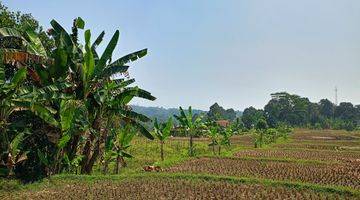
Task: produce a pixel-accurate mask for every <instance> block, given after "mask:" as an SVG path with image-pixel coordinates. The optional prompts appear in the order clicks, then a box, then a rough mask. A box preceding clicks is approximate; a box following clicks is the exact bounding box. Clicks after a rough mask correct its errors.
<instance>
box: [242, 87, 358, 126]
mask: <svg viewBox="0 0 360 200" xmlns="http://www.w3.org/2000/svg"><path fill="white" fill-rule="evenodd" d="M271 96H272V99H271V100H270V101H269V102H268V103H267V104H266V105H265V107H264V109H256V108H254V107H249V108H246V109H245V110H244V112H243V115H242V122H243V123H244V127H245V128H247V129H250V128H252V127H254V126H255V125H256V123H257V122H258V121H259V120H261V119H264V120H266V122H267V124H268V125H269V126H270V127H276V126H278V125H280V124H286V125H290V126H293V127H306V128H317V129H345V130H349V131H350V130H355V129H357V128H359V125H360V123H359V122H360V106H359V105H356V106H354V105H353V104H352V103H350V102H341V103H340V104H339V105H335V104H334V103H332V102H331V101H330V100H328V99H321V100H320V101H319V102H318V103H313V102H310V100H309V99H308V98H306V97H301V96H299V95H295V94H289V93H286V92H279V93H274V94H272V95H271Z"/></svg>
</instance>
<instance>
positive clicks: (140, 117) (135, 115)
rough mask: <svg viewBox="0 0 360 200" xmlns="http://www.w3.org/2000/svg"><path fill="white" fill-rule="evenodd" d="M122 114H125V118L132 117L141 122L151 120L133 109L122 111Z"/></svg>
mask: <svg viewBox="0 0 360 200" xmlns="http://www.w3.org/2000/svg"><path fill="white" fill-rule="evenodd" d="M122 114H123V115H125V116H126V117H127V118H132V119H134V120H138V121H141V122H148V121H151V120H150V119H149V118H148V117H147V116H145V115H143V114H140V113H137V112H134V111H123V112H122Z"/></svg>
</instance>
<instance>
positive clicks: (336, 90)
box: [335, 86, 338, 105]
mask: <svg viewBox="0 0 360 200" xmlns="http://www.w3.org/2000/svg"><path fill="white" fill-rule="evenodd" d="M337 92H338V89H337V87H336V86H335V105H337V104H338V94H337Z"/></svg>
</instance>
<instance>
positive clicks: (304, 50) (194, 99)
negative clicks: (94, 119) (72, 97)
mask: <svg viewBox="0 0 360 200" xmlns="http://www.w3.org/2000/svg"><path fill="white" fill-rule="evenodd" d="M3 3H4V4H5V5H7V6H8V7H9V8H11V9H12V10H20V11H22V12H25V13H32V14H33V16H34V17H35V18H37V19H38V20H39V21H40V23H41V24H42V25H43V26H44V27H46V28H48V27H50V25H49V22H50V20H51V19H56V20H57V21H59V22H60V23H61V24H63V25H64V26H65V27H67V28H68V30H69V29H70V26H71V23H72V20H73V19H74V18H75V17H77V16H81V17H82V18H83V19H84V20H85V21H86V28H89V29H91V30H92V34H93V35H97V34H99V33H100V32H101V31H102V30H105V32H106V33H107V37H106V38H107V39H108V40H109V39H110V37H111V35H112V34H113V32H115V30H116V29H119V30H120V41H119V45H118V48H117V50H116V53H115V57H118V56H121V55H124V54H126V53H130V52H132V51H136V50H139V49H142V48H148V49H149V54H148V55H147V56H146V57H145V58H143V59H141V60H139V61H136V62H134V63H132V64H131V69H130V74H131V76H132V77H134V78H135V79H136V81H137V84H138V85H139V86H141V87H142V88H144V89H147V90H149V91H150V92H152V93H153V94H154V95H155V96H156V97H157V98H158V99H157V100H156V101H155V102H146V101H142V100H137V101H136V102H135V103H136V104H138V105H146V106H163V107H178V106H180V105H181V106H185V107H187V106H189V105H192V106H193V107H195V108H201V109H208V107H209V106H210V105H211V104H213V103H214V102H218V103H219V104H220V105H222V106H224V107H225V108H230V107H232V108H235V109H239V110H242V109H244V108H246V107H248V106H251V105H252V106H255V107H257V108H262V107H263V106H264V105H265V104H266V103H267V101H268V100H269V99H270V93H272V92H277V91H288V92H290V93H296V94H299V95H301V96H306V97H309V98H310V100H312V101H318V100H320V99H321V98H328V99H330V100H334V87H335V86H337V87H338V89H339V93H338V96H339V101H351V102H353V103H354V104H359V103H360V91H359V88H360V77H359V75H360V24H359V19H360V12H359V11H360V1H359V0H221V1H220V0H179V1H178V0H172V1H169V0H167V1H166V0H161V1H160V0H153V1H149V0H137V1H134V0H102V1H95V0H72V1H69V0H61V1H55V0H46V1H45V0H37V1H31V0H27V1H24V0H5V1H3Z"/></svg>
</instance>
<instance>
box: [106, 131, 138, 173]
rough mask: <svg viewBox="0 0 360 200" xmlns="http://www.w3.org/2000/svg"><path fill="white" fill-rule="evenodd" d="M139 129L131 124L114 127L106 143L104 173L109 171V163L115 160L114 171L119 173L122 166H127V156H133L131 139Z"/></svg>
mask: <svg viewBox="0 0 360 200" xmlns="http://www.w3.org/2000/svg"><path fill="white" fill-rule="evenodd" d="M136 133H137V130H136V129H135V128H134V127H132V126H131V125H125V127H121V128H117V129H113V131H112V134H111V135H110V136H109V137H108V138H107V141H106V144H105V148H106V151H105V156H104V168H103V173H106V172H107V169H108V164H109V163H110V162H112V161H115V168H114V173H115V174H118V173H119V169H120V166H121V167H126V166H127V164H126V161H125V158H133V156H132V155H131V154H130V153H129V152H128V149H129V148H130V146H131V141H132V139H133V138H134V136H135V135H136Z"/></svg>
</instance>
